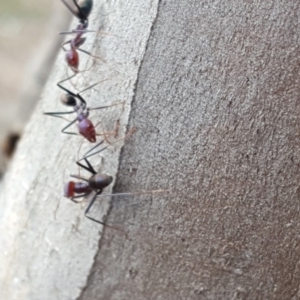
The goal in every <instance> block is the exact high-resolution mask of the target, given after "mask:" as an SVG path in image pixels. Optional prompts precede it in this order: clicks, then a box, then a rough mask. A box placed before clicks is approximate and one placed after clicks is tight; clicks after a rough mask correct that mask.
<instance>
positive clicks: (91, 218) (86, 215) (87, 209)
mask: <svg viewBox="0 0 300 300" xmlns="http://www.w3.org/2000/svg"><path fill="white" fill-rule="evenodd" d="M101 193H102V190H100V191H98V192H97V193H96V194H95V195H94V197H93V199H92V200H91V201H90V203H89V204H88V207H87V208H86V210H85V212H84V215H85V217H86V218H88V219H90V220H91V221H94V222H96V223H98V224H101V225H103V226H105V227H108V228H112V229H116V230H118V231H120V232H122V233H123V234H125V236H126V237H128V234H127V232H126V231H125V230H123V229H121V228H119V227H115V226H111V225H107V224H106V223H104V222H102V221H99V220H97V219H95V218H93V217H90V216H88V213H89V211H90V209H91V208H92V206H93V205H94V203H95V201H96V199H97V196H98V195H100V194H101Z"/></svg>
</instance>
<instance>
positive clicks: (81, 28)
mask: <svg viewBox="0 0 300 300" xmlns="http://www.w3.org/2000/svg"><path fill="white" fill-rule="evenodd" d="M62 2H63V3H64V4H65V5H66V7H67V8H68V9H69V11H70V12H71V13H72V14H73V15H74V16H75V17H77V18H78V19H79V24H78V25H77V27H76V29H74V30H72V31H70V32H61V34H75V37H74V38H73V39H71V40H69V41H66V42H64V43H63V44H62V45H61V47H62V48H63V50H64V51H65V52H66V61H67V64H68V66H69V67H70V68H71V69H72V70H73V72H74V73H77V72H78V65H79V55H78V52H77V50H78V51H81V52H83V53H86V54H88V55H90V56H91V57H94V58H98V59H101V60H103V59H102V58H100V57H97V56H94V55H92V54H91V53H90V52H88V51H86V50H83V49H81V48H79V47H80V46H81V45H83V44H84V43H85V41H86V38H85V37H82V35H83V34H85V33H87V32H94V31H93V30H87V28H88V24H89V22H88V17H89V15H90V13H91V11H92V8H93V0H81V1H80V0H73V3H74V5H75V7H76V9H75V8H74V7H72V6H71V5H70V4H69V3H68V2H67V1H66V0H62ZM66 44H70V45H71V49H70V50H66V49H65V48H64V45H66ZM103 61H104V60H103Z"/></svg>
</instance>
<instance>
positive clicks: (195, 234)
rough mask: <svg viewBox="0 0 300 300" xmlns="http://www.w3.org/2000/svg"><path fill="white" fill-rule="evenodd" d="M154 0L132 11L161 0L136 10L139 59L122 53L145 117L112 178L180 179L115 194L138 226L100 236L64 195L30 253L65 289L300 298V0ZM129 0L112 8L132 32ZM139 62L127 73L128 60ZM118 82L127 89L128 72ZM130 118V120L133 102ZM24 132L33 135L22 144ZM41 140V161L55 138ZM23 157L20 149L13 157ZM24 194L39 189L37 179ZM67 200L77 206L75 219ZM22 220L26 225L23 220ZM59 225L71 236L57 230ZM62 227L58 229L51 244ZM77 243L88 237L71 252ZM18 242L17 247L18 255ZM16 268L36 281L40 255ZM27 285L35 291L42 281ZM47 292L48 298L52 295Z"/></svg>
mask: <svg viewBox="0 0 300 300" xmlns="http://www.w3.org/2000/svg"><path fill="white" fill-rule="evenodd" d="M116 3H117V2H116ZM116 3H114V4H116ZM128 3H129V4H128V5H129V8H128V10H127V13H128V16H129V12H134V13H133V14H135V13H136V12H137V11H139V10H138V9H137V8H140V9H141V7H144V6H143V5H145V7H146V4H145V3H143V4H136V5H137V6H138V7H135V8H136V9H135V10H132V7H130V3H131V2H130V1H129V2H128ZM122 4H124V3H123V2H122ZM150 4H152V6H149V7H147V8H146V9H145V10H142V9H141V10H140V11H139V13H138V14H137V15H135V16H132V19H131V21H132V22H138V20H142V19H143V18H145V16H146V15H147V13H146V11H147V9H149V11H150V12H151V14H150V16H151V17H150V18H149V19H147V20H148V21H147V22H146V23H145V22H142V21H141V22H140V23H139V24H137V25H140V26H141V24H144V25H145V24H146V25H145V27H144V28H142V29H141V31H140V32H147V34H144V36H143V38H142V39H141V41H140V42H138V43H137V45H138V52H139V53H141V55H137V54H136V55H137V57H138V58H139V60H137V61H135V60H134V59H132V60H129V61H128V62H127V64H125V62H124V65H122V64H121V63H120V64H118V66H122V67H124V69H123V70H124V74H125V75H124V76H123V77H122V78H121V80H125V82H126V83H127V84H126V83H125V84H123V85H122V89H121V90H119V91H120V92H122V96H123V95H124V93H125V96H124V98H125V99H126V101H128V103H130V101H131V99H132V100H133V101H132V107H131V111H130V118H129V122H128V128H130V127H133V126H135V127H137V129H138V130H137V132H136V133H135V135H134V136H133V137H132V138H131V139H130V140H128V141H127V142H126V143H125V146H124V148H123V151H122V153H121V156H120V157H121V160H120V164H119V166H118V163H117V157H118V153H116V152H115V153H114V155H115V156H114V157H113V158H111V156H112V153H108V154H107V155H106V156H105V166H104V167H105V168H106V167H110V166H112V167H113V169H114V170H116V169H117V168H118V176H117V180H116V184H115V187H114V191H115V192H119V191H130V190H131V191H138V190H142V189H148V190H149V189H157V188H160V189H169V190H170V193H169V194H167V195H159V196H158V195H155V196H145V197H136V198H135V199H134V200H132V199H126V200H124V201H123V202H122V199H119V200H118V201H113V206H112V208H111V210H110V212H109V215H108V218H107V222H108V223H111V224H119V225H120V226H122V228H123V229H125V230H126V231H127V232H128V235H129V236H128V239H126V238H125V237H124V236H122V235H120V234H118V233H117V232H116V231H114V230H111V229H105V230H104V234H102V235H101V238H100V239H98V235H97V234H98V233H97V232H98V229H96V228H95V224H93V223H92V224H90V223H88V221H85V220H84V219H83V217H82V216H81V214H80V212H79V210H76V208H74V210H73V206H72V205H71V204H69V205H67V204H60V208H59V209H58V211H59V213H57V214H56V219H55V222H54V224H52V223H49V224H48V225H49V227H46V228H47V229H43V227H41V229H40V232H39V234H38V236H40V240H39V246H40V247H41V248H43V247H44V244H43V243H45V235H46V233H49V232H50V231H52V232H53V233H52V234H53V235H49V236H51V238H52V240H51V243H50V244H49V245H47V247H46V246H45V250H46V251H47V253H46V254H45V256H44V257H43V256H41V258H43V259H44V260H43V261H42V262H41V261H39V260H38V259H35V260H34V263H36V264H37V266H39V267H40V266H41V264H42V265H45V266H47V264H50V266H53V267H52V268H50V270H49V267H48V268H45V270H44V273H43V274H40V276H41V278H39V280H40V284H41V283H44V284H45V280H46V279H50V282H48V281H47V285H46V287H47V291H56V292H57V294H56V295H57V297H56V298H59V299H75V297H79V299H133V298H136V299H298V298H299V297H300V291H299V280H300V273H299V266H298V264H299V259H300V257H299V251H298V244H299V234H298V232H299V229H300V223H299V202H298V201H299V200H300V192H299V191H300V188H299V179H300V178H299V177H300V176H299V171H298V170H299V160H300V157H299V154H300V153H299V151H300V148H299V117H298V115H299V111H300V108H299V38H298V31H299V3H298V1H285V2H282V1H277V0H274V1H258V2H255V3H254V2H253V3H250V2H248V1H226V3H225V2H224V1H212V2H205V1H204V2H203V1H195V0H186V1H180V2H175V1H173V2H171V1H160V2H159V3H157V2H151V3H150V2H147V5H150ZM126 5H127V4H126ZM126 5H125V4H124V6H122V5H121V2H120V3H119V2H118V5H117V6H116V9H117V10H116V11H118V13H119V15H118V17H120V20H119V21H121V24H123V26H125V28H126V30H125V31H126V32H130V33H128V34H127V35H126V38H129V37H130V36H131V34H132V32H133V31H130V30H129V31H128V27H129V28H130V29H132V28H133V23H130V22H128V23H122V21H123V22H124V19H122V18H121V16H122V10H123V9H124V7H125V6H126ZM142 12H144V13H145V14H143V13H142ZM124 14H125V13H124ZM125 15H126V14H125ZM116 20H117V18H115V19H114V21H116ZM135 25H136V24H135ZM127 26H128V27H127ZM151 26H152V27H151ZM150 27H151V34H150V36H149V32H150ZM134 28H135V27H134ZM148 30H149V31H148ZM135 33H137V32H135ZM122 36H124V35H123V34H122ZM136 36H137V35H136ZM148 36H149V38H148ZM133 41H135V42H137V40H135V39H133V40H132V42H133ZM114 43H115V46H117V45H118V47H122V51H126V50H127V49H128V45H129V44H130V45H131V46H132V51H137V49H136V48H135V47H134V45H136V44H134V45H133V44H131V43H124V44H125V45H119V44H118V43H117V41H114ZM123 46H124V47H123ZM112 49H114V48H112ZM142 49H144V50H146V51H145V54H144V52H143V50H142ZM127 53H129V52H127ZM130 53H131V55H134V54H132V52H130ZM133 53H136V52H133ZM143 54H144V55H143ZM118 57H119V58H121V57H122V56H118ZM142 58H143V59H142ZM119 61H120V60H119ZM134 62H137V63H136V68H133V69H130V70H132V73H131V72H129V71H128V70H127V69H128V68H131V67H132V65H133V64H134ZM114 66H115V67H116V66H117V65H114ZM125 66H126V68H125ZM125 69H126V70H127V73H126V72H125ZM134 72H137V73H136V75H137V77H136V78H137V80H136V81H134V82H131V80H130V79H128V78H129V77H130V75H128V74H134ZM132 78H134V76H133V75H132ZM126 79H127V81H126ZM118 80H119V79H118ZM129 82H130V83H133V84H132V85H131V84H129ZM113 86H114V87H116V88H117V89H118V88H119V87H120V85H119V82H118V81H117V80H115V81H114V85H113ZM131 88H134V90H131ZM103 89H105V91H107V92H109V91H110V88H109V87H103ZM126 95H128V96H126ZM122 98H123V97H122ZM126 113H127V115H128V114H129V109H128V107H127V111H126V112H125V115H126ZM122 122H123V123H122V125H123V126H125V125H126V122H127V119H126V116H125V117H123V119H122ZM47 123H48V122H47ZM43 126H47V124H43ZM41 127H42V126H41ZM29 129H31V130H28V131H29V132H28V135H27V137H26V138H27V139H29V138H30V135H32V134H35V132H33V130H32V125H31V127H30V126H29ZM49 130H50V128H49ZM53 130H57V128H56V129H55V128H53ZM51 132H52V131H51ZM50 134H51V133H49V135H50ZM57 139H59V137H58V136H57V137H55V140H53V143H57V142H55V141H56V140H57ZM43 142H44V141H43ZM68 142H69V143H71V142H72V143H73V137H72V138H69V139H68ZM28 145H30V142H26V141H23V144H22V147H23V149H26V146H27V147H28ZM58 146H60V147H61V148H62V147H63V144H62V142H61V144H59V145H58ZM36 147H37V149H39V152H40V154H39V155H38V157H35V160H38V161H39V160H42V159H43V158H44V156H45V155H44V153H45V150H46V147H47V146H44V144H41V143H37V146H36ZM48 147H49V145H48ZM20 148H21V147H20ZM73 149H74V147H73ZM118 149H119V148H118ZM20 150H21V149H20ZM71 150H72V147H65V148H63V150H60V151H58V152H56V156H58V157H59V161H54V156H52V154H51V156H50V157H49V162H47V164H46V166H44V165H43V166H40V170H43V172H44V173H43V174H47V172H50V166H51V165H53V166H55V167H56V169H55V172H54V174H53V173H52V174H51V180H52V178H53V179H55V178H56V177H59V176H60V178H61V175H60V173H61V172H62V169H63V168H64V167H65V165H66V163H65V160H66V159H68V161H70V160H71V158H70V157H68V155H69V154H70V151H71ZM34 154H35V156H37V150H34V153H32V155H34ZM67 157H68V158H67ZM73 157H74V155H73ZM22 158H23V160H24V155H23V157H22V154H21V151H19V154H18V155H17V158H16V160H18V161H21V160H22ZM15 164H17V163H16V162H15ZM73 164H74V163H73ZM15 170H16V167H13V168H12V170H11V172H14V171H15ZM15 172H16V171H15ZM39 174H41V173H39ZM9 176H11V175H8V176H7V178H9V179H10V178H11V177H9ZM47 176H48V177H47ZM32 177H33V178H32V180H34V176H32ZM35 178H36V177H35ZM42 178H43V180H42V179H40V178H39V180H36V181H35V182H34V186H36V190H38V189H39V190H40V196H41V198H40V202H39V203H40V204H38V205H39V206H41V207H44V206H45V204H47V203H48V202H47V201H46V200H48V201H49V203H50V198H51V201H52V202H51V203H52V204H51V205H50V204H48V205H47V206H48V207H47V210H48V212H49V215H47V216H46V217H49V218H50V219H51V218H52V221H53V216H52V215H51V212H52V211H55V210H57V209H56V206H55V205H54V203H57V198H56V200H53V198H54V197H58V195H59V191H57V189H56V187H55V186H54V184H53V185H52V184H51V185H50V186H49V187H46V186H45V185H44V186H43V189H42V190H41V187H40V185H41V184H42V183H44V181H45V180H47V179H48V178H50V173H49V175H43V177H42ZM7 182H8V180H7V181H6V182H5V184H8V183H7ZM31 186H33V184H32V185H31ZM38 187H39V188H38ZM16 190H17V189H16ZM4 192H6V193H7V192H8V189H7V188H6V189H5V188H4ZM17 193H21V192H20V191H19V192H17V191H15V193H14V199H18V194H17ZM49 193H50V194H49ZM27 197H28V199H29V198H30V197H33V193H32V191H31V190H30V189H29V190H28V189H27ZM30 200H31V201H32V198H30ZM27 201H29V200H27ZM45 201H46V202H45ZM9 203H11V202H9ZM36 203H37V200H36ZM7 205H8V204H7ZM62 205H64V206H63V209H62V208H61V207H62ZM66 209H68V210H69V211H70V210H71V209H72V210H73V211H72V213H76V214H77V217H76V218H77V223H76V222H75V219H76V218H75V217H72V213H66V212H65V210H66ZM38 213H39V212H38V210H33V209H32V210H31V214H30V218H28V220H27V223H26V224H25V225H26V226H25V227H24V228H25V229H24V234H26V235H27V237H28V235H29V237H33V236H34V235H33V234H31V233H32V231H30V230H32V227H33V226H37V224H36V223H34V222H36V219H37V218H38V217H37V215H36V214H38ZM46 217H45V216H40V217H39V218H41V219H42V218H43V219H46ZM10 218H11V219H13V217H10ZM72 218H73V219H72ZM62 220H63V221H62ZM70 220H73V228H72V227H71V226H70V225H68V224H70V222H71V221H70ZM2 221H3V218H2V220H1V222H2ZM44 222H45V223H47V222H46V221H44ZM12 224H14V223H12ZM61 226H63V227H61ZM68 226H69V227H68ZM0 229H1V236H2V232H3V231H2V229H3V226H1V227H0ZM78 229H79V230H78ZM28 230H29V233H28ZM17 233H18V234H17V235H16V236H17V237H18V238H19V239H22V238H23V236H22V234H21V233H22V230H21V229H18V230H17ZM61 234H63V236H64V239H63V238H57V235H58V236H59V235H61ZM30 235H32V236H30ZM41 236H42V237H43V238H41ZM54 239H57V242H59V243H58V244H56V245H55V246H54V243H53V240H54ZM78 240H80V241H81V243H80V242H79V241H78ZM98 241H99V243H98ZM22 243H24V242H23V241H22ZM87 243H88V244H87ZM20 244H21V242H20ZM80 244H84V246H85V247H82V248H80V250H78V252H75V251H74V246H75V245H76V246H78V247H80ZM51 246H52V248H51ZM66 248H67V249H69V253H67V254H69V255H71V256H72V260H70V259H69V256H68V255H67V254H65V249H66ZM71 250H72V251H71ZM93 254H95V257H94V256H93ZM19 256H20V255H19V252H18V251H16V253H14V258H15V257H17V258H20V257H19ZM82 256H84V257H85V260H84V259H82ZM32 259H33V258H32ZM12 261H13V260H12ZM19 261H21V259H19ZM57 262H59V263H60V264H61V266H63V267H64V268H62V267H61V266H58V264H57ZM31 263H32V261H31ZM83 263H86V265H88V267H86V265H84V264H83ZM19 269H21V270H19ZM19 269H18V270H16V268H12V270H10V272H15V273H16V274H20V272H26V270H27V274H28V270H29V271H30V272H29V275H31V277H30V278H31V281H30V282H29V280H28V281H27V282H26V283H27V285H26V286H27V288H28V289H31V288H32V287H33V286H35V287H36V286H37V282H38V280H37V279H36V278H35V277H33V276H32V273H31V272H34V270H35V269H34V268H30V267H28V266H26V265H25V266H24V265H22V266H21V267H20V266H19ZM22 270H23V271H22ZM49 274H50V275H51V276H50V275H49ZM54 274H55V275H54ZM66 275H68V276H66ZM80 275H81V276H82V277H83V278H82V277H81V276H80ZM19 276H20V275H19ZM49 276H50V277H49ZM2 278H3V277H2ZM5 278H8V276H6V277H5ZM9 278H11V277H9ZM22 278H23V280H24V278H26V276H25V275H24V276H23V277H22ZM51 280H52V281H51ZM60 281H62V282H60ZM59 282H60V286H59ZM58 286H59V288H58ZM72 291H73V292H72ZM30 293H31V294H30ZM27 295H31V298H30V299H39V298H37V294H34V292H33V291H32V290H30V292H28V293H27ZM46 295H47V294H46ZM46 295H44V294H43V297H41V298H42V299H48V298H49V297H48V298H47V297H45V296H46ZM24 299H27V298H26V297H24ZM28 299H29V298H28ZM49 299H51V298H49ZM52 299H53V298H52Z"/></svg>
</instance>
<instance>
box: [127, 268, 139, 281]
mask: <svg viewBox="0 0 300 300" xmlns="http://www.w3.org/2000/svg"><path fill="white" fill-rule="evenodd" d="M137 274H138V271H137V270H135V269H134V268H131V269H130V270H129V276H130V278H131V279H134V278H135V277H136V276H137Z"/></svg>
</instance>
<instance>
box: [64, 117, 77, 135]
mask: <svg viewBox="0 0 300 300" xmlns="http://www.w3.org/2000/svg"><path fill="white" fill-rule="evenodd" d="M76 121H77V118H76V119H74V120H73V121H71V122H70V123H69V124H68V125H67V126H65V127H64V128H63V129H62V130H61V132H62V133H65V134H71V135H78V133H76V132H70V131H66V129H68V128H69V127H70V126H71V125H73V124H74V123H75V122H76Z"/></svg>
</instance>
